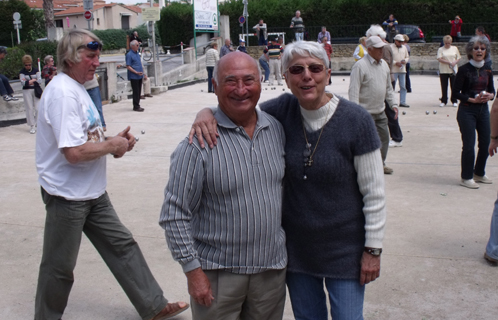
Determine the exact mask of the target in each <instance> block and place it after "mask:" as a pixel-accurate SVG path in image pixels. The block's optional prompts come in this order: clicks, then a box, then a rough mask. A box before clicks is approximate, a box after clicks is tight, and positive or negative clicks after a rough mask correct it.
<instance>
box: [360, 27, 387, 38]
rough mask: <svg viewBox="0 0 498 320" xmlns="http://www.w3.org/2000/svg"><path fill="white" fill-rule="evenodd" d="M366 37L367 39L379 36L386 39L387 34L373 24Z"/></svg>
mask: <svg viewBox="0 0 498 320" xmlns="http://www.w3.org/2000/svg"><path fill="white" fill-rule="evenodd" d="M365 35H366V36H367V37H372V36H379V37H380V38H381V39H385V38H386V32H385V31H384V29H383V28H382V27H381V26H379V25H378V24H372V25H371V26H370V28H369V29H368V30H367V32H366V33H365Z"/></svg>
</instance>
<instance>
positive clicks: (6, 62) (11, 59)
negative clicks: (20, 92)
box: [0, 47, 34, 80]
mask: <svg viewBox="0 0 498 320" xmlns="http://www.w3.org/2000/svg"><path fill="white" fill-rule="evenodd" d="M25 54H26V53H25V52H24V50H23V49H22V48H20V47H14V48H7V55H6V56H5V58H4V59H3V60H2V61H1V62H0V70H2V74H3V75H5V76H6V77H7V78H9V79H11V80H14V79H19V71H21V69H22V68H23V67H24V65H23V63H22V61H21V59H22V57H23V56H24V55H25ZM33 62H34V61H33Z"/></svg>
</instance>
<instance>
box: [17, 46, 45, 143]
mask: <svg viewBox="0 0 498 320" xmlns="http://www.w3.org/2000/svg"><path fill="white" fill-rule="evenodd" d="M22 63H23V64H24V68H22V69H21V71H19V79H20V80H21V84H22V95H23V98H24V109H25V110H26V121H27V123H28V126H30V130H29V133H31V134H34V133H36V118H37V113H38V103H39V102H40V97H41V93H42V92H43V91H42V90H41V87H40V84H41V81H42V77H41V73H40V71H39V70H38V69H36V68H35V67H33V59H32V58H31V56H30V55H25V56H23V57H22ZM37 85H38V86H37Z"/></svg>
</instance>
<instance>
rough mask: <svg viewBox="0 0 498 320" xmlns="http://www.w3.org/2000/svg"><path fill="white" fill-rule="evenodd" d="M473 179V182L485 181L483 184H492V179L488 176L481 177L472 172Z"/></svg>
mask: <svg viewBox="0 0 498 320" xmlns="http://www.w3.org/2000/svg"><path fill="white" fill-rule="evenodd" d="M474 181H475V182H480V183H485V184H492V183H493V180H491V179H490V178H488V176H486V175H483V176H482V177H481V176H478V175H475V174H474Z"/></svg>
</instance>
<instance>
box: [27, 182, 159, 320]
mask: <svg viewBox="0 0 498 320" xmlns="http://www.w3.org/2000/svg"><path fill="white" fill-rule="evenodd" d="M41 192H42V198H43V202H44V203H45V207H46V210H47V217H46V221H45V233H44V239H43V256H42V261H41V264H40V273H39V276H38V288H37V290H36V298H35V320H52V319H53V320H57V319H61V317H62V314H63V313H64V309H65V308H66V305H67V301H68V298H69V293H70V291H71V287H72V285H73V282H74V277H73V270H74V268H75V266H76V259H77V257H78V251H79V248H80V243H81V237H82V232H84V233H85V235H86V236H87V237H88V239H89V240H90V241H91V242H92V244H93V245H94V246H95V248H96V249H97V251H98V252H99V254H100V255H101V256H102V259H104V261H105V263H106V264H107V266H108V267H109V269H110V270H111V272H112V273H113V275H114V277H115V278H116V280H117V281H118V282H119V284H120V285H121V287H122V288H123V290H124V291H125V293H126V295H127V296H128V298H129V299H130V301H131V302H132V304H133V305H134V307H135V309H136V310H137V311H138V313H139V314H140V316H141V317H142V319H144V320H150V319H152V318H153V317H154V316H155V315H157V314H158V313H159V312H160V311H161V310H162V309H163V308H164V307H165V306H166V305H167V303H168V301H167V300H166V299H165V298H164V296H163V292H162V290H161V288H160V287H159V284H158V283H157V282H156V280H155V279H154V276H153V275H152V273H151V272H150V270H149V267H148V266H147V263H146V262H145V259H144V257H143V255H142V252H141V250H140V248H139V247H138V244H137V243H136V242H135V240H134V239H133V236H132V234H131V233H130V231H128V229H127V228H126V227H125V226H124V225H123V224H122V223H121V221H119V218H118V216H117V214H116V211H114V208H113V206H112V204H111V201H110V200H109V196H108V195H107V192H106V193H104V194H103V195H102V196H100V197H99V198H97V199H94V200H88V201H68V200H66V199H64V198H61V197H56V196H51V195H49V194H48V193H47V192H46V191H45V190H44V189H43V188H42V190H41ZM102 317H104V316H102Z"/></svg>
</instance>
